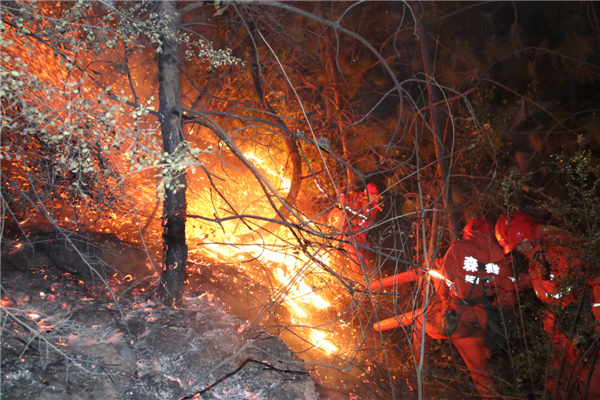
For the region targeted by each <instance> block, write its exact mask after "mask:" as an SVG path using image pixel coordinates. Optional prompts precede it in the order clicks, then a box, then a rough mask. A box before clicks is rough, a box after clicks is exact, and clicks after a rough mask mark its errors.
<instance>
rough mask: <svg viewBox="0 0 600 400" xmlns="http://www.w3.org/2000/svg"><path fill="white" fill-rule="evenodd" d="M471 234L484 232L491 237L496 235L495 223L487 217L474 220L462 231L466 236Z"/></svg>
mask: <svg viewBox="0 0 600 400" xmlns="http://www.w3.org/2000/svg"><path fill="white" fill-rule="evenodd" d="M470 232H483V233H485V234H486V235H489V236H490V237H491V236H493V234H494V223H493V222H492V221H491V220H490V219H488V218H486V217H477V218H472V219H471V220H470V221H469V222H468V223H467V225H465V227H464V229H463V230H462V233H463V235H465V236H466V235H467V234H468V233H470Z"/></svg>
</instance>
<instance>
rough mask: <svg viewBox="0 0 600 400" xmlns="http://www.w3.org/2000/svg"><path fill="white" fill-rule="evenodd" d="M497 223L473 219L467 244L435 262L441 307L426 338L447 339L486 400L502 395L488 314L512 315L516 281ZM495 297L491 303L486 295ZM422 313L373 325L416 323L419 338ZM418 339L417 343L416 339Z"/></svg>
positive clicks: (467, 231)
mask: <svg viewBox="0 0 600 400" xmlns="http://www.w3.org/2000/svg"><path fill="white" fill-rule="evenodd" d="M493 231H494V224H493V223H492V222H491V221H489V220H487V219H485V218H475V219H472V220H471V221H470V222H469V223H468V224H467V226H466V227H465V229H464V230H463V235H464V239H463V240H461V241H459V242H457V243H455V244H454V245H452V246H451V247H450V248H449V249H448V252H447V253H446V255H445V257H444V258H443V259H441V260H438V261H437V262H436V265H437V266H439V268H440V271H439V273H436V272H430V274H431V275H432V276H433V277H434V283H437V282H440V283H441V284H434V287H436V288H439V291H438V293H437V299H438V304H435V305H433V306H432V308H431V309H430V310H428V318H427V324H426V326H425V329H426V333H427V334H428V335H429V336H431V337H432V338H435V339H447V338H448V337H450V339H451V341H452V343H453V344H454V345H455V346H456V348H457V349H458V351H459V352H460V354H461V356H462V358H463V360H464V361H465V364H466V365H467V367H468V368H469V371H470V373H471V378H472V379H473V382H474V383H475V387H476V388H477V391H478V392H479V394H480V395H481V396H482V397H488V398H489V397H495V396H498V392H497V391H496V388H495V385H494V383H493V381H492V379H491V373H490V370H489V367H488V360H489V358H490V356H491V352H490V350H489V349H487V348H486V347H485V346H484V339H485V334H486V325H488V315H490V316H493V317H492V319H493V320H497V319H498V318H497V316H498V315H500V316H501V314H500V313H498V312H497V311H495V310H496V308H499V309H501V310H502V311H508V310H510V309H511V308H512V307H513V306H514V305H515V304H516V291H517V287H516V283H515V281H516V279H515V278H513V277H512V269H511V266H510V258H508V257H507V256H505V255H504V254H503V252H502V249H501V248H500V247H499V246H498V243H496V241H495V240H494V237H493ZM420 277H421V274H419V273H417V272H415V271H413V270H411V271H408V272H406V273H404V274H399V275H397V276H395V277H389V278H386V279H384V280H382V281H377V282H373V283H372V284H371V285H370V289H371V290H374V289H377V288H379V287H381V286H384V285H392V284H397V283H403V281H406V280H409V279H411V278H415V279H419V278H420ZM490 295H495V296H496V299H495V300H494V302H493V303H490V299H489V297H488V296H490ZM422 315H423V310H422V309H419V310H416V311H414V312H412V313H407V314H403V315H400V316H397V317H395V318H390V319H387V320H384V321H381V322H379V323H377V324H375V325H374V329H375V330H376V331H379V330H386V329H393V328H395V327H398V326H407V325H409V324H411V323H414V332H417V333H420V331H421V326H422V325H421V324H422V322H421V321H422ZM417 340H419V338H418V335H417Z"/></svg>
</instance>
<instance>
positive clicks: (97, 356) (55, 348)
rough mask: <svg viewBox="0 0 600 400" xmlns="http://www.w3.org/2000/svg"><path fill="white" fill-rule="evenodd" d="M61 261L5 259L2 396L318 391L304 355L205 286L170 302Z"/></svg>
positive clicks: (269, 395)
mask: <svg viewBox="0 0 600 400" xmlns="http://www.w3.org/2000/svg"><path fill="white" fill-rule="evenodd" d="M5 259H8V260H12V261H15V257H10V256H8V257H6V256H5ZM61 266H64V264H63V263H61V264H60V265H52V266H38V267H31V268H24V267H21V268H18V267H17V268H15V267H14V265H10V264H8V263H3V271H2V287H3V290H6V293H10V296H3V300H2V306H3V310H4V311H5V315H4V317H5V319H4V320H3V322H4V324H3V330H2V337H3V341H2V343H3V344H2V346H3V349H2V370H3V371H4V373H3V375H2V393H3V395H4V396H7V397H10V398H24V399H25V398H27V399H50V398H65V397H69V398H89V399H92V398H103V399H106V398H122V399H153V398H155V399H164V398H188V397H194V396H195V397H197V398H204V399H219V398H227V399H236V398H239V399H249V398H254V399H282V398H306V399H317V398H318V395H317V394H316V391H315V386H314V383H313V382H312V380H311V379H310V377H309V376H308V372H307V371H306V370H305V369H304V366H303V362H302V361H300V360H299V359H297V358H295V357H294V355H293V353H292V352H291V351H290V350H289V349H288V348H287V347H286V345H285V344H284V343H283V342H282V341H281V340H280V339H278V338H277V337H275V336H273V335H271V334H268V333H266V332H264V331H263V330H260V329H256V328H254V327H252V326H251V324H249V323H248V321H246V320H243V319H240V318H238V317H235V316H233V315H232V314H230V313H228V312H227V310H225V308H224V306H222V305H221V304H220V303H219V302H217V301H216V299H214V298H213V296H212V295H210V294H209V293H207V292H202V291H199V290H196V291H194V292H188V293H187V294H186V295H185V296H184V300H183V302H182V304H181V306H180V307H178V308H176V309H170V308H165V307H162V306H158V305H157V304H155V303H154V302H153V301H152V300H149V299H148V297H149V296H132V295H131V293H132V291H131V285H130V283H128V282H126V280H125V281H124V280H120V282H117V280H116V279H113V280H112V281H111V284H110V286H109V287H110V289H111V290H110V291H109V290H108V288H107V286H105V285H104V284H103V283H102V282H100V279H98V278H97V280H96V282H94V281H93V280H92V279H91V277H89V276H84V274H79V273H77V272H76V271H73V270H72V271H71V272H66V271H65V269H64V268H60V267H61ZM11 267H12V268H11ZM111 292H112V293H111ZM289 396H291V397H289Z"/></svg>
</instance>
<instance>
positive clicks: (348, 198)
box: [328, 190, 380, 273]
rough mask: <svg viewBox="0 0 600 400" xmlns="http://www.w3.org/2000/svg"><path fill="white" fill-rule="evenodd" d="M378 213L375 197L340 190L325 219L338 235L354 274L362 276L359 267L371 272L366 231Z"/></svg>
mask: <svg viewBox="0 0 600 400" xmlns="http://www.w3.org/2000/svg"><path fill="white" fill-rule="evenodd" d="M379 209H380V206H379V200H378V198H377V197H374V196H368V195H367V194H366V193H362V192H356V191H353V190H343V191H340V193H339V194H338V206H337V207H336V208H334V209H333V210H332V211H331V212H330V213H329V215H328V219H329V223H330V225H331V226H332V227H333V228H334V231H335V232H338V233H339V235H336V237H335V238H336V239H337V240H339V241H340V242H342V243H343V244H342V248H343V249H344V250H345V251H346V254H347V261H348V266H349V268H350V269H351V270H352V271H354V272H357V273H362V271H363V268H361V266H364V268H365V270H366V271H367V272H370V271H372V269H373V264H374V260H373V258H374V256H373V254H372V253H371V252H370V251H368V250H367V247H368V246H369V242H368V239H367V229H368V228H369V227H370V226H372V225H373V223H374V222H375V219H376V217H377V212H378V211H379Z"/></svg>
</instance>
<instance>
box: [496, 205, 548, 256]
mask: <svg viewBox="0 0 600 400" xmlns="http://www.w3.org/2000/svg"><path fill="white" fill-rule="evenodd" d="M537 230H538V223H537V222H536V221H535V220H534V219H533V218H531V217H530V216H529V215H527V214H524V213H521V212H514V213H511V214H510V215H509V214H504V215H502V216H501V217H500V218H498V222H496V239H498V243H500V246H502V248H503V249H504V254H508V253H510V252H511V251H512V249H514V248H515V246H516V245H517V244H519V242H520V241H521V240H523V239H531V238H534V237H535V236H536V233H537Z"/></svg>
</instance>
